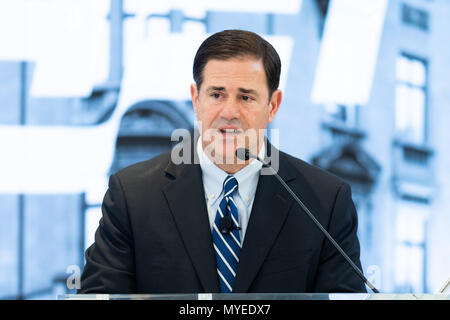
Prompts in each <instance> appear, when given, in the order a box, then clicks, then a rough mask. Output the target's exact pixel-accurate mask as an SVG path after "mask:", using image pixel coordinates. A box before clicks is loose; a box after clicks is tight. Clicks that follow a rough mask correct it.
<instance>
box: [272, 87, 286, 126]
mask: <svg viewBox="0 0 450 320" xmlns="http://www.w3.org/2000/svg"><path fill="white" fill-rule="evenodd" d="M282 99H283V93H282V92H281V90H275V91H274V92H273V93H272V97H271V98H270V102H269V123H270V122H272V120H273V119H274V118H275V115H276V114H277V112H278V109H279V108H280V104H281V100H282Z"/></svg>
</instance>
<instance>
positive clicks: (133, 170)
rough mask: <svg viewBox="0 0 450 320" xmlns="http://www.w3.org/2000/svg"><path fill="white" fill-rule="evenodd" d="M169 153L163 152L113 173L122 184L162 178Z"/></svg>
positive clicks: (168, 159)
mask: <svg viewBox="0 0 450 320" xmlns="http://www.w3.org/2000/svg"><path fill="white" fill-rule="evenodd" d="M170 155H171V152H170V151H168V152H165V153H162V154H160V155H158V156H155V157H154V158H151V159H149V160H145V161H140V162H137V163H135V164H132V165H130V166H127V167H125V168H123V169H121V170H119V171H117V172H115V173H114V175H115V176H117V177H118V178H119V179H120V180H121V181H122V182H131V181H145V180H147V179H149V178H152V179H155V178H158V177H163V176H164V171H165V169H166V167H167V165H168V163H169V161H170Z"/></svg>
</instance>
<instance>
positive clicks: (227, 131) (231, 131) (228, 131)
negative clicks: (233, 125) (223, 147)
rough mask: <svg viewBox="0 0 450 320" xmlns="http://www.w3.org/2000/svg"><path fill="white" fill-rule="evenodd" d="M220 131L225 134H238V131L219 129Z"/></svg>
mask: <svg viewBox="0 0 450 320" xmlns="http://www.w3.org/2000/svg"><path fill="white" fill-rule="evenodd" d="M220 131H222V132H225V133H238V132H239V130H238V129H221V130H220Z"/></svg>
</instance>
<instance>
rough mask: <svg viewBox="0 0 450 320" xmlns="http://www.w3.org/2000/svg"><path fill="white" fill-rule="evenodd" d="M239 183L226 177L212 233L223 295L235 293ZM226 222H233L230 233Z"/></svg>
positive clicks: (237, 257) (238, 241) (230, 177)
mask: <svg viewBox="0 0 450 320" xmlns="http://www.w3.org/2000/svg"><path fill="white" fill-rule="evenodd" d="M237 187H238V183H237V180H236V178H234V177H233V176H231V175H230V176H228V177H226V179H225V181H224V183H223V190H224V195H223V199H222V200H221V201H220V204H219V208H218V209H217V214H216V218H215V220H214V226H213V231H212V236H213V242H214V250H215V253H216V260H217V273H218V275H219V283H220V290H221V292H222V293H229V292H232V291H233V283H234V278H235V277H236V270H237V265H238V262H239V251H240V249H241V240H240V236H239V230H237V229H234V228H237V227H239V216H238V210H237V207H236V204H235V202H234V200H233V192H234V191H235V189H237ZM224 217H226V218H225V220H228V221H231V223H232V226H233V227H234V228H233V230H232V231H230V232H228V233H227V232H224V230H223V229H224V228H223V227H224V219H223V218H224ZM230 218H231V220H230Z"/></svg>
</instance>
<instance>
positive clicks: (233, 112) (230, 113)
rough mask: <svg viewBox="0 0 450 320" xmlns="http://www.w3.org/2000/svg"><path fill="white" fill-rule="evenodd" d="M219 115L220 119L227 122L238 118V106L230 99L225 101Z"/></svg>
mask: <svg viewBox="0 0 450 320" xmlns="http://www.w3.org/2000/svg"><path fill="white" fill-rule="evenodd" d="M220 115H221V116H222V118H225V119H228V120H231V119H237V118H239V116H240V112H239V106H238V104H237V103H236V102H235V101H233V100H231V99H230V100H227V101H226V102H225V103H224V104H223V106H222V110H221V112H220Z"/></svg>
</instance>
